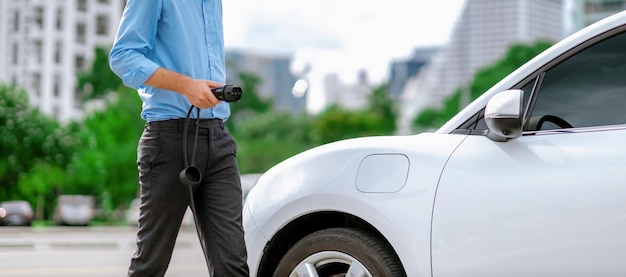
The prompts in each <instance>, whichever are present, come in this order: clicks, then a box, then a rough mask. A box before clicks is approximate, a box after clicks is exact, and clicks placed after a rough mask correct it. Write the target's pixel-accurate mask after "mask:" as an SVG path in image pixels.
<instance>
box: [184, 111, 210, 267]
mask: <svg viewBox="0 0 626 277" xmlns="http://www.w3.org/2000/svg"><path fill="white" fill-rule="evenodd" d="M194 108H196V107H195V106H193V105H192V106H191V108H189V111H188V112H187V118H185V127H184V130H183V158H184V159H185V168H184V169H183V170H181V171H180V173H179V174H178V177H179V179H180V181H181V182H182V183H183V184H185V185H187V187H188V188H189V201H190V205H189V206H190V207H191V214H192V215H193V221H194V225H195V226H196V233H198V238H199V239H200V246H201V247H202V252H203V253H204V260H205V261H206V264H207V267H208V268H209V271H210V270H211V261H210V260H209V255H208V253H207V250H206V245H205V244H204V236H203V235H202V230H201V229H200V222H199V221H198V215H197V214H196V203H195V202H194V200H193V186H194V185H197V184H199V183H200V182H201V181H202V172H200V169H198V167H197V166H196V165H195V162H196V152H197V151H196V150H197V149H198V134H199V132H200V109H199V108H196V109H197V114H196V121H195V122H196V133H195V136H194V139H193V152H192V153H191V161H189V159H188V158H187V133H188V131H189V121H190V119H191V112H192V111H193V109H194Z"/></svg>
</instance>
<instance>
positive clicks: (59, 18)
mask: <svg viewBox="0 0 626 277" xmlns="http://www.w3.org/2000/svg"><path fill="white" fill-rule="evenodd" d="M56 25H57V26H56V27H57V30H59V31H61V30H63V9H62V8H59V9H58V10H57V22H56Z"/></svg>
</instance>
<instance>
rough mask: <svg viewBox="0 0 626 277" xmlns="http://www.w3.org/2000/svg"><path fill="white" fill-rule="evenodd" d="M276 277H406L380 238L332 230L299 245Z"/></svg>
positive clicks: (301, 241) (292, 249)
mask: <svg viewBox="0 0 626 277" xmlns="http://www.w3.org/2000/svg"><path fill="white" fill-rule="evenodd" d="M274 276H289V277H304V276H310V277H336V276H355V277H361V276H362V277H365V276H367V277H377V276H388V277H395V276H398V277H402V276H406V275H405V274H404V271H403V270H402V266H401V265H400V261H399V260H398V259H397V258H396V256H395V255H394V253H393V251H391V250H390V249H389V247H387V246H386V244H385V243H383V242H382V241H381V240H380V239H378V238H377V237H375V236H373V235H371V234H369V233H367V232H364V231H361V230H357V229H349V228H331V229H326V230H321V231H318V232H315V233H313V234H310V235H308V236H306V237H304V238H303V239H302V240H300V241H298V242H297V243H296V244H295V245H294V246H293V247H292V248H291V249H290V250H289V251H288V252H287V253H286V254H285V256H283V257H282V259H281V261H280V263H279V264H278V267H277V268H276V271H275V272H274Z"/></svg>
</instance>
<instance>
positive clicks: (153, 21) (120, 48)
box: [109, 0, 162, 88]
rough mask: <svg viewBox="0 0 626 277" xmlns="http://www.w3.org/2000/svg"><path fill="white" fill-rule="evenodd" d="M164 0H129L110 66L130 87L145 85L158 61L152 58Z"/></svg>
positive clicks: (112, 49) (118, 31)
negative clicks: (150, 56)
mask: <svg viewBox="0 0 626 277" xmlns="http://www.w3.org/2000/svg"><path fill="white" fill-rule="evenodd" d="M161 9H162V4H161V0H128V1H127V3H126V7H125V8H124V13H123V15H122V19H121V21H120V25H119V27H118V30H117V34H116V36H115V41H114V43H113V47H112V48H111V52H110V54H109V65H110V67H111V70H113V72H114V73H115V74H116V75H117V76H119V77H120V78H121V79H122V82H123V83H124V85H126V86H128V87H131V88H139V87H140V86H142V85H143V84H144V83H145V82H146V81H147V80H148V78H150V76H152V74H154V72H155V71H156V70H157V69H158V68H159V65H158V64H156V63H155V62H153V61H152V60H150V58H149V55H150V52H151V51H152V49H153V48H154V42H155V37H156V32H157V24H158V21H159V18H160V15H161Z"/></svg>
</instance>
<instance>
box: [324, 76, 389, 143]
mask: <svg viewBox="0 0 626 277" xmlns="http://www.w3.org/2000/svg"><path fill="white" fill-rule="evenodd" d="M395 122H396V112H395V107H394V104H393V102H392V101H391V100H390V99H389V97H388V93H387V91H386V86H384V85H381V86H379V87H376V88H375V89H374V90H372V92H371V94H370V97H369V104H368V106H367V107H366V108H364V109H359V110H354V111H352V110H347V109H345V108H343V107H341V106H339V105H331V106H329V107H327V108H326V109H324V111H322V113H320V114H319V115H318V116H317V118H316V119H315V121H314V123H313V129H314V132H315V138H316V141H317V142H319V143H328V142H332V141H337V140H341V139H347V138H354V137H362V136H375V135H391V134H393V132H394V131H395V129H396V125H395Z"/></svg>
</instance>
